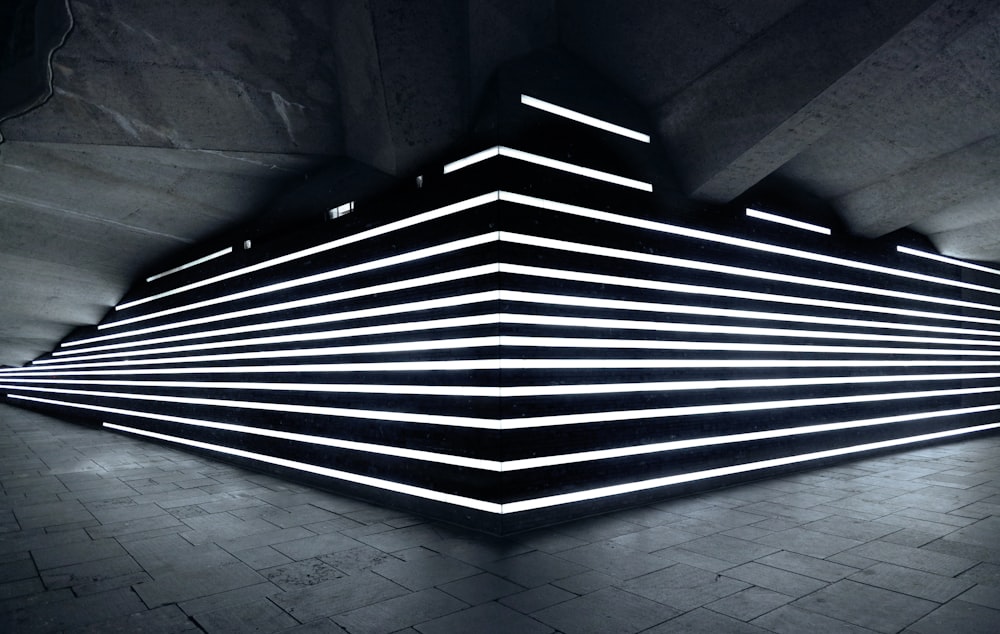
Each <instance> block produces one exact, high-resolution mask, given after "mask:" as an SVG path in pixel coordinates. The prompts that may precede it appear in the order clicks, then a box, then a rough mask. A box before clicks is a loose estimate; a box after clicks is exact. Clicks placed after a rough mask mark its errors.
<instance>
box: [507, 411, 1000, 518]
mask: <svg viewBox="0 0 1000 634" xmlns="http://www.w3.org/2000/svg"><path fill="white" fill-rule="evenodd" d="M998 428H1000V423H989V424H986V425H976V426H974V427H966V428H963V429H950V430H947V431H939V432H934V433H931V434H921V435H919V436H910V437H909V438H897V439H894V440H883V441H880V442H873V443H866V444H862V445H853V446H850V447H840V448H837V449H829V450H826V451H815V452H812V453H807V454H799V455H796V456H786V457H783V458H773V459H771V460H761V461H758V462H750V463H745V464H738V465H732V466H728V467H719V468H717V469H706V470H704V471H694V472H690V473H682V474H677V475H672V476H666V477H662V478H653V479H650V480H641V481H638V482H627V483H625V484H617V485H613V486H606V487H598V488H595V489H588V490H585V491H574V492H573V493H563V494H560V495H551V496H547V497H541V498H535V499H531V500H522V501H520V502H509V503H507V504H504V505H503V512H504V513H520V512H523V511H532V510H536V509H542V508H549V507H552V506H559V505H562V504H570V503H573V502H583V501H587V500H596V499H600V498H605V497H611V496H617V495H624V494H626V493H636V492H638V491H647V490H649V489H657V488H660V487H665V486H670V485H676V484H682V483H685V482H696V481H698V480H707V479H710V478H718V477H722V476H727V475H735V474H739V473H748V472H751V471H759V470H761V469H770V468H773V467H781V466H785V465H792V464H799V463H802V462H810V461H813V460H821V459H824V458H834V457H837V456H847V455H851V454H855V453H862V452H866V451H874V450H877V449H887V448H889V447H899V446H902V445H908V444H913V443H919V442H926V441H930V440H938V439H941V438H950V437H954V436H960V435H963V434H971V433H976V432H981V431H988V430H991V429H998Z"/></svg>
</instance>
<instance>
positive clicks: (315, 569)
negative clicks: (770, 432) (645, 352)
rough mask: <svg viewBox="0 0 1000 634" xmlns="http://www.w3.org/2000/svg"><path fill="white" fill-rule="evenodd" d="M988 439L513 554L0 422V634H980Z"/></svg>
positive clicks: (994, 495) (667, 505) (149, 449)
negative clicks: (140, 633) (134, 633)
mask: <svg viewBox="0 0 1000 634" xmlns="http://www.w3.org/2000/svg"><path fill="white" fill-rule="evenodd" d="M998 619H1000V436H997V435H992V436H985V437H976V438H971V439H966V440H962V441H958V442H955V443H951V444H943V445H937V446H931V447H924V448H920V449H915V450H911V451H903V452H899V453H895V454H889V455H883V456H878V457H871V458H867V459H860V460H855V461H852V462H849V463H844V464H841V465H837V466H833V467H828V468H823V469H817V470H812V471H807V472H802V473H799V474H793V475H788V476H784V477H779V478H772V479H766V480H762V481H759V482H756V483H752V484H746V485H742V486H736V487H732V488H728V489H723V490H719V491H715V492H708V493H705V494H702V495H698V496H695V497H687V498H679V499H673V500H665V501H663V502H661V503H657V504H652V505H648V506H644V507H640V508H636V509H631V510H627V511H622V512H617V513H614V514H610V515H605V516H601V517H595V518H591V519H586V520H581V521H575V522H571V523H567V524H562V525H559V526H555V527H551V528H547V529H541V530H535V531H532V532H529V533H524V534H520V535H515V536H511V537H507V538H495V537H489V536H486V535H482V534H477V533H472V532H469V531H465V530H462V529H458V528H454V527H451V526H447V525H444V524H438V523H433V522H428V521H426V520H424V519H422V518H420V517H413V516H409V515H406V514H404V513H401V512H398V511H393V510H392V509H387V508H380V507H377V506H372V505H370V504H366V503H364V502H358V501H355V500H351V499H347V498H343V497H340V496H337V495H333V494H330V493H325V492H322V491H317V490H314V489H310V488H307V487H303V486H299V485H296V484H293V483H290V482H287V481H282V480H279V479H276V478H274V477H271V476H266V475H260V474H255V473H252V472H248V471H244V470H241V469H238V468H235V467H232V466H229V465H227V464H225V463H221V462H215V461H213V460H211V459H209V458H205V457H202V456H196V455H193V454H186V453H183V452H180V451H176V450H174V449H173V448H170V447H165V446H158V445H154V444H150V443H146V442H141V441H138V440H134V439H132V438H128V437H125V436H120V435H115V434H112V433H110V432H104V431H101V430H98V429H94V428H89V427H82V426H78V425H74V424H71V423H66V422H62V421H59V420H56V419H52V418H49V417H46V416H42V415H40V414H36V413H33V412H29V411H25V410H20V409H13V408H10V407H8V406H0V628H2V629H3V630H4V631H9V632H21V631H24V632H37V633H44V632H61V631H67V632H109V631H122V632H129V631H140V630H141V631H144V632H210V633H215V632H232V633H242V632H248V631H257V632H345V631H346V632H352V633H359V632H372V633H375V632H396V631H403V632H420V633H422V634H437V633H447V632H455V633H456V634H458V633H462V634H464V633H467V632H516V633H518V634H523V633H525V632H539V633H544V632H565V633H577V632H597V633H604V632H618V633H623V634H624V633H628V632H650V633H653V632H671V633H674V632H705V633H706V634H707V633H713V634H714V633H717V632H746V633H752V632H756V633H764V632H775V633H779V634H798V633H800V632H803V631H814V632H831V633H832V632H837V633H841V632H847V633H854V634H864V633H871V632H887V633H888V632H905V633H907V634H934V633H942V632H963V634H964V633H969V634H973V633H978V632H982V633H984V634H986V633H992V632H995V631H996V623H997V622H998Z"/></svg>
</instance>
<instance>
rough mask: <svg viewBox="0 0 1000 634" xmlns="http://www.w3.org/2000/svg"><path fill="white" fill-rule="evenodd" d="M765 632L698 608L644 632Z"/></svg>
mask: <svg viewBox="0 0 1000 634" xmlns="http://www.w3.org/2000/svg"><path fill="white" fill-rule="evenodd" d="M765 631H766V630H762V629H760V628H758V627H756V626H753V625H750V624H748V623H744V622H743V621H738V620H736V619H734V618H733V617H731V616H726V615H725V614H719V613H718V612H712V611H711V610H707V609H705V608H698V609H697V610H692V611H690V612H688V613H687V614H684V615H682V616H679V617H677V618H675V619H672V620H670V621H667V622H666V623H663V624H661V625H658V626H656V627H654V628H652V629H649V630H646V632H645V634H721V633H722V632H725V633H726V634H763V633H764V632H765Z"/></svg>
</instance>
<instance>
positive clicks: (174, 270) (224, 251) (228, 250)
mask: <svg viewBox="0 0 1000 634" xmlns="http://www.w3.org/2000/svg"><path fill="white" fill-rule="evenodd" d="M232 252H233V247H226V248H225V249H222V250H221V251H216V252H215V253H209V254H208V255H206V256H205V257H202V258H198V259H197V260H192V261H191V262H188V263H187V264H181V265H180V266H175V267H174V268H172V269H170V270H168V271H164V272H162V273H157V274H156V275H150V276H149V277H147V278H146V281H147V282H153V281H155V280H158V279H160V278H161V277H166V276H168V275H170V274H171V273H177V272H178V271H183V270H184V269H189V268H191V267H192V266H198V265H199V264H202V263H204V262H208V261H209V260H214V259H215V258H221V257H222V256H224V255H229V254H230V253H232Z"/></svg>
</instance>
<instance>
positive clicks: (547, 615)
mask: <svg viewBox="0 0 1000 634" xmlns="http://www.w3.org/2000/svg"><path fill="white" fill-rule="evenodd" d="M677 614H679V612H678V611H677V610H674V609H673V608H669V607H667V606H665V605H662V604H660V603H656V602H655V601H650V600H649V599H646V598H643V597H640V596H637V595H635V594H632V593H630V592H625V591H624V590H619V589H617V588H604V589H602V590H598V591H597V592H593V593H591V594H587V595H584V596H582V597H578V598H576V599H572V600H570V601H566V602H564V603H559V604H557V605H554V606H552V607H548V608H545V609H542V610H539V611H538V612H535V613H534V614H533V615H532V616H534V617H535V618H537V619H538V620H539V621H542V622H543V623H546V624H548V625H550V626H552V627H553V628H555V629H557V630H559V631H561V632H574V633H579V634H587V633H591V632H592V633H594V634H605V633H606V632H621V633H623V634H624V633H626V632H640V631H642V630H645V629H647V628H650V627H653V626H654V625H657V624H658V623H662V622H663V621H666V620H667V619H670V618H672V617H674V616H676V615H677Z"/></svg>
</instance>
